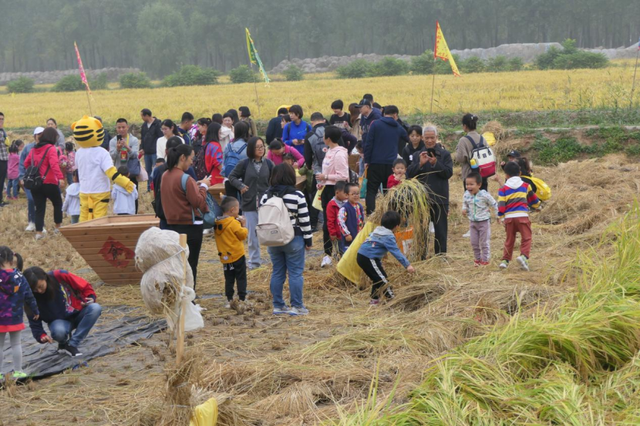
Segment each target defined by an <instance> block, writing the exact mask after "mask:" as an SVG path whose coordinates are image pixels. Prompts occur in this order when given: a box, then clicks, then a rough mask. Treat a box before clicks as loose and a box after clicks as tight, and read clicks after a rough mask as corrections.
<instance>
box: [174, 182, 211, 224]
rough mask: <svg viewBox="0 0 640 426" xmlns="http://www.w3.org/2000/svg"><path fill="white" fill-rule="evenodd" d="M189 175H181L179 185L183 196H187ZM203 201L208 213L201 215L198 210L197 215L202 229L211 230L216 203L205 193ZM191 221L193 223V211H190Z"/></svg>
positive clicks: (194, 215)
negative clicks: (200, 219) (200, 220)
mask: <svg viewBox="0 0 640 426" xmlns="http://www.w3.org/2000/svg"><path fill="white" fill-rule="evenodd" d="M189 177H190V176H189V175H188V174H186V173H184V174H183V175H182V179H181V181H180V184H181V185H182V190H183V191H184V195H187V181H188V180H189ZM205 199H206V201H207V207H209V211H208V212H207V213H204V214H202V212H201V211H200V210H199V209H198V214H199V215H200V216H201V217H202V222H203V223H204V229H211V228H213V225H215V223H216V212H217V210H218V207H217V203H216V201H215V200H214V199H213V196H212V195H211V194H209V193H208V192H207V194H206V195H205ZM191 220H192V221H193V222H195V220H196V214H195V212H194V210H193V209H191Z"/></svg>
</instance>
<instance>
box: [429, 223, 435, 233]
mask: <svg viewBox="0 0 640 426" xmlns="http://www.w3.org/2000/svg"><path fill="white" fill-rule="evenodd" d="M429 233H431V234H435V233H436V227H435V226H433V222H429Z"/></svg>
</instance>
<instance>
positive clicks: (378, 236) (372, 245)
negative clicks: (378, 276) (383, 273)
mask: <svg viewBox="0 0 640 426" xmlns="http://www.w3.org/2000/svg"><path fill="white" fill-rule="evenodd" d="M387 252H389V253H391V254H392V255H393V257H395V258H396V259H398V262H400V263H401V264H402V266H404V267H405V268H407V267H409V265H410V263H409V260H408V259H407V258H406V257H405V256H404V254H402V252H401V251H400V249H399V248H398V243H397V241H396V236H395V235H394V234H393V231H392V230H390V229H387V228H385V227H384V226H378V227H377V228H376V229H374V230H373V232H372V233H371V234H370V235H369V236H368V237H367V239H366V240H364V243H362V245H361V246H360V249H359V250H358V254H361V255H363V256H364V257H368V258H369V259H382V258H383V257H384V255H385V254H387Z"/></svg>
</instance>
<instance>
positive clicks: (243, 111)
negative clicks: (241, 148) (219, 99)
mask: <svg viewBox="0 0 640 426" xmlns="http://www.w3.org/2000/svg"><path fill="white" fill-rule="evenodd" d="M238 111H240V121H244V122H245V123H247V124H248V125H249V137H251V138H252V137H254V136H258V128H257V127H256V122H255V121H253V118H251V110H250V109H249V107H248V106H241V107H240V108H238ZM223 124H224V123H223Z"/></svg>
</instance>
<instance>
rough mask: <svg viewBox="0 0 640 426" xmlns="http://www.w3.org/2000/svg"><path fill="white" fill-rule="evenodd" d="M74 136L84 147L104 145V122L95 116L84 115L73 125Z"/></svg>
mask: <svg viewBox="0 0 640 426" xmlns="http://www.w3.org/2000/svg"><path fill="white" fill-rule="evenodd" d="M71 130H73V137H74V138H75V140H76V142H77V143H78V145H80V146H81V147H82V148H92V147H94V146H100V145H102V142H103V141H104V128H103V127H102V123H101V122H100V121H98V120H97V119H95V118H93V117H88V116H86V115H85V116H84V117H82V119H81V120H79V121H76V122H75V123H73V124H72V125H71Z"/></svg>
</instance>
